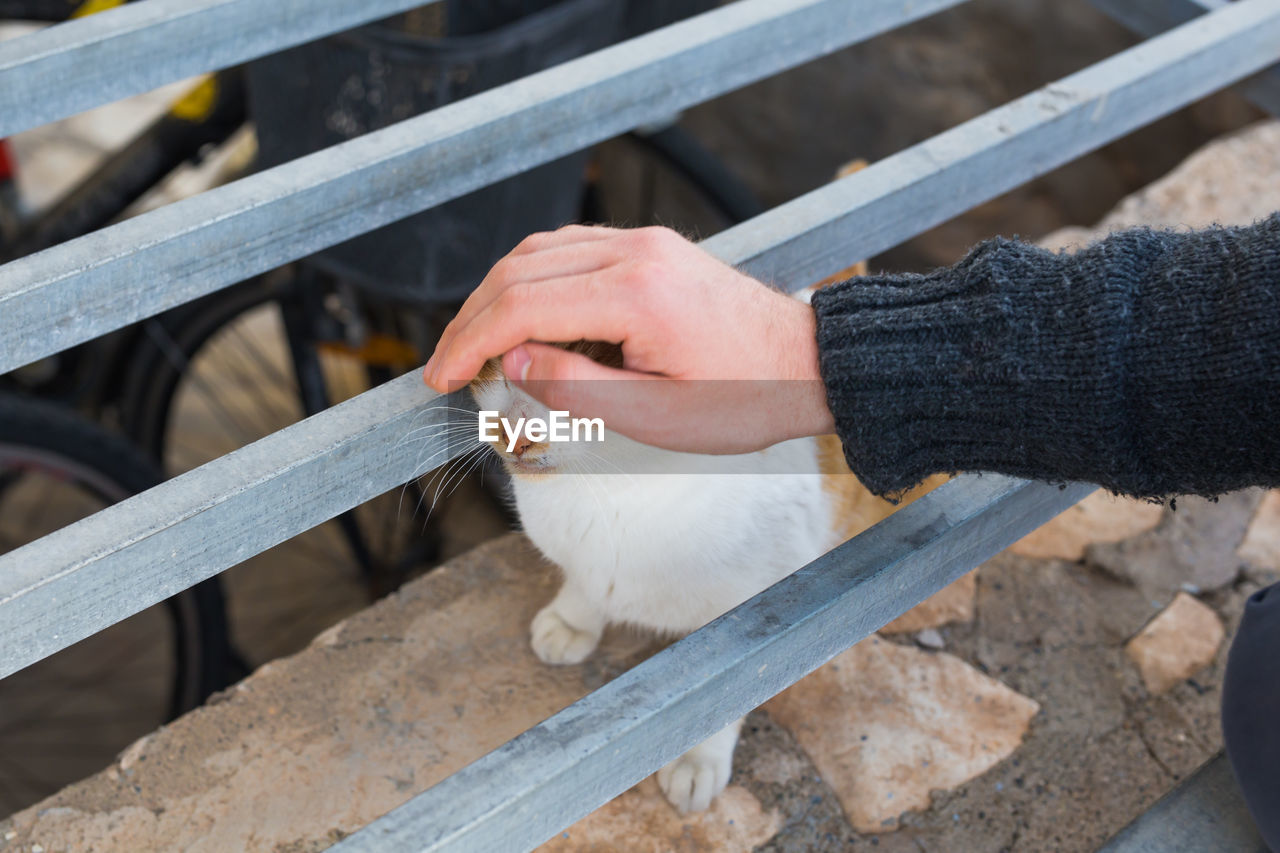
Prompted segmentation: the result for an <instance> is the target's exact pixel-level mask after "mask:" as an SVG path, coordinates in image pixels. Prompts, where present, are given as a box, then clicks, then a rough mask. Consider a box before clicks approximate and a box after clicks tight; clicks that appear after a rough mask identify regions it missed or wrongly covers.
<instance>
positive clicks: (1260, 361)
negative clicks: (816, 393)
mask: <svg viewBox="0 0 1280 853" xmlns="http://www.w3.org/2000/svg"><path fill="white" fill-rule="evenodd" d="M813 305H814V309H815V311H816V313H817V318H818V348H819V353H820V364H821V370H822V376H823V380H824V382H825V384H826V388H827V398H828V402H829V404H830V406H831V410H832V412H833V413H834V414H835V419H836V425H837V431H838V432H839V434H840V438H841V439H842V440H843V442H844V449H845V456H846V458H847V459H848V461H849V465H850V467H851V468H852V469H853V471H854V472H855V473H856V474H858V475H859V477H860V478H861V479H862V480H863V482H864V483H866V484H867V485H868V486H869V487H870V488H871V489H873V490H874V491H876V492H878V493H881V494H890V493H894V492H897V491H900V490H902V489H905V488H909V487H910V486H912V485H914V484H916V483H918V482H919V481H920V480H921V479H923V478H924V477H926V476H928V475H930V474H933V473H936V472H952V471H998V472H1002V473H1007V474H1014V475H1018V476H1022V477H1029V478H1034V479H1044V480H1050V481H1056V482H1063V481H1068V480H1083V481H1088V482H1094V483H1099V484H1101V485H1103V486H1105V487H1107V488H1109V489H1111V490H1113V491H1116V492H1121V493H1125V494H1132V495H1141V496H1152V497H1167V496H1170V495H1176V494H1184V493H1194V494H1203V495H1212V494H1219V493H1221V492H1224V491H1227V490H1230V489H1234V488H1239V487H1243V486H1246V485H1264V486H1277V485H1280V215H1276V216H1272V217H1271V218H1269V219H1267V220H1264V221H1262V222H1259V223H1256V224H1255V225H1253V226H1251V227H1247V228H1217V229H1210V230H1206V231H1194V232H1168V231H1153V230H1148V229H1139V230H1132V231H1125V232H1120V233H1117V234H1114V235H1112V236H1111V237H1108V238H1107V239H1105V240H1103V241H1101V242H1099V243H1096V244H1094V245H1093V246H1091V247H1089V248H1087V249H1084V250H1082V251H1080V252H1079V253H1077V254H1074V255H1059V254H1054V253H1052V252H1048V251H1045V250H1043V249H1039V248H1036V247H1034V246H1031V245H1028V244H1025V243H1020V242H1016V241H1009V240H992V241H989V242H986V243H983V244H981V245H979V246H978V247H976V248H975V249H974V250H973V251H972V252H971V253H970V254H969V255H968V257H966V258H965V259H964V260H963V261H961V262H960V263H958V264H956V265H955V266H953V267H949V268H945V269H941V270H937V271H935V272H933V273H929V274H927V275H899V276H870V277H867V278H857V279H852V280H850V281H847V282H843V283H841V284H838V285H835V286H833V287H830V288H827V289H824V290H821V291H819V292H818V293H816V294H814V298H813Z"/></svg>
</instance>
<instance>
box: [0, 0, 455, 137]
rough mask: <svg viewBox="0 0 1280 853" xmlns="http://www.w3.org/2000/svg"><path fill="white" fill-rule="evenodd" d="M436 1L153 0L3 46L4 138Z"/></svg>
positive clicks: (0, 120)
mask: <svg viewBox="0 0 1280 853" xmlns="http://www.w3.org/2000/svg"><path fill="white" fill-rule="evenodd" d="M434 2H437V0H364V2H360V3H351V2H348V0H272V2H270V3H263V2H261V0H147V1H146V2H145V3H129V4H127V5H125V6H121V7H119V8H116V9H110V10H107V11H105V12H100V13H98V14H96V15H91V16H89V17H87V18H77V19H76V20H72V21H67V22H65V23H61V24H55V25H54V26H52V27H47V28H45V29H43V30H39V31H37V32H34V33H31V34H29V35H26V36H22V37H20V38H16V39H11V40H9V41H5V42H0V137H3V136H12V135H13V134H14V133H17V132H18V131H21V130H27V129H29V128H32V127H37V126H39V125H42V124H46V123H47V122H51V121H55V120H57V119H60V118H66V117H67V116H69V115H74V114H75V113H78V112H80V111H81V110H87V109H89V108H90V107H96V106H99V105H100V104H105V103H109V102H111V101H115V100H119V99H120V98H126V97H128V96H130V95H137V94H139V93H141V92H147V91H150V90H151V89H154V88H156V87H157V86H162V85H164V84H165V83H172V82H174V81H175V80H181V79H183V78H185V77H190V76H192V75H195V74H200V73H202V72H205V71H214V70H217V69H220V68H228V67H230V66H232V65H237V64H239V63H241V62H246V61H248V60H250V59H256V58H258V57H260V56H266V55H267V54H269V53H274V52H276V51H278V50H284V49H285V48H287V47H293V46H294V45H298V44H302V43H304V42H308V41H312V40H313V39H317V38H320V37H321V36H326V35H329V34H331V33H337V32H341V31H343V30H348V29H351V28H352V27H355V26H359V25H360V24H366V23H368V22H370V21H376V20H378V19H379V18H385V17H388V16H390V15H394V14H396V13H398V12H404V11H406V10H408V9H412V8H414V7H416V6H424V5H430V4H431V3H434Z"/></svg>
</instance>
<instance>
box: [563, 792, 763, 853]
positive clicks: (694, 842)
mask: <svg viewBox="0 0 1280 853" xmlns="http://www.w3.org/2000/svg"><path fill="white" fill-rule="evenodd" d="M781 826H782V815H781V814H780V813H779V812H778V811H777V810H770V811H765V810H764V809H763V808H762V807H761V805H760V801H759V800H757V799H756V798H755V797H754V796H752V794H751V793H750V792H749V791H747V790H746V789H745V788H743V787H741V786H739V785H730V786H729V787H728V788H725V790H724V792H723V793H721V794H720V796H719V797H716V799H715V801H714V802H712V804H711V808H709V809H708V810H707V811H705V812H700V813H698V814H689V815H681V814H679V813H677V812H676V810H675V809H673V808H671V806H670V805H668V804H667V801H666V800H664V799H663V798H662V792H661V791H660V790H659V789H658V783H657V782H656V781H655V779H654V777H652V776H650V777H649V778H648V779H645V780H644V781H643V782H641V783H640V784H639V785H637V786H636V787H634V788H632V789H631V790H630V791H627V792H626V793H624V794H622V795H621V796H619V797H615V798H614V799H613V800H612V801H610V802H608V803H606V804H605V805H603V806H601V807H600V808H598V809H596V810H595V811H594V812H592V813H591V814H590V815H588V816H587V817H585V818H583V819H582V820H580V821H578V822H577V823H575V824H574V825H573V826H571V827H569V828H568V829H566V830H565V831H564V832H562V833H561V834H560V835H558V836H556V837H555V838H553V839H551V840H550V841H548V842H547V843H546V844H544V845H542V846H541V847H539V848H538V850H539V851H542V853H586V851H600V853H604V851H609V853H615V851H616V853H668V851H688V853H696V852H697V851H704V850H715V851H723V853H739V851H740V853H748V851H751V850H754V849H755V848H756V847H757V846H759V845H760V844H763V843H764V842H765V841H768V840H769V839H770V838H772V837H773V836H774V834H775V833H777V831H778V829H779V828H781Z"/></svg>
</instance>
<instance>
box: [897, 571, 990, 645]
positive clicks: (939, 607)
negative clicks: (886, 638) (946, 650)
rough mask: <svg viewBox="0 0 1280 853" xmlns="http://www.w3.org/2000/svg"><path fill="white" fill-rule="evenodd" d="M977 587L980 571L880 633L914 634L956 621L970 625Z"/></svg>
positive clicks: (972, 573)
mask: <svg viewBox="0 0 1280 853" xmlns="http://www.w3.org/2000/svg"><path fill="white" fill-rule="evenodd" d="M977 587H978V573H977V571H972V572H969V574H967V575H965V576H964V577H962V578H960V580H958V581H956V582H955V583H953V584H951V585H949V586H947V587H944V588H943V589H941V590H939V591H938V592H936V593H935V594H933V595H932V596H930V597H929V598H927V599H925V600H924V601H922V602H921V603H920V604H917V605H916V606H915V607H913V608H911V609H910V610H908V611H907V612H906V613H903V614H902V615H901V616H899V617H898V618H897V619H894V620H893V621H892V622H890V623H889V624H888V625H885V626H884V627H883V628H881V629H880V633H882V634H914V633H916V632H917V631H923V630H925V629H926V628H940V627H942V626H943V625H948V624H951V623H953V622H970V621H972V620H973V596H974V592H975V590H976V589H977Z"/></svg>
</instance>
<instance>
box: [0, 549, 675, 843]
mask: <svg viewBox="0 0 1280 853" xmlns="http://www.w3.org/2000/svg"><path fill="white" fill-rule="evenodd" d="M556 584H557V581H556V578H555V576H554V572H553V571H552V570H551V568H550V567H549V566H547V565H546V564H545V562H544V561H542V560H541V559H539V558H538V557H537V555H536V553H535V552H534V551H533V549H532V547H531V546H530V545H529V544H528V543H527V541H526V540H525V539H523V537H519V536H508V537H504V538H501V539H498V540H495V541H494V542H491V543H489V544H487V545H484V546H482V547H480V548H478V549H476V550H474V551H472V552H470V553H468V554H466V555H464V556H462V557H460V558H458V559H456V560H454V561H452V562H451V563H449V564H448V565H446V566H443V567H441V568H439V569H437V570H435V571H433V572H431V573H430V574H428V575H427V576H425V577H423V578H422V579H420V580H418V581H415V582H413V583H411V584H409V585H407V586H405V587H404V588H402V589H401V590H400V591H399V592H397V593H395V594H393V595H391V596H389V597H388V598H386V599H383V600H382V601H381V602H379V603H378V604H376V605H375V606H373V607H371V608H369V609H367V610H364V611H361V612H360V613H358V614H356V615H355V616H353V617H351V618H350V619H348V620H347V621H346V622H344V623H342V624H340V625H339V626H336V627H334V628H332V629H330V630H328V631H326V632H325V633H324V634H322V635H321V636H320V637H317V638H316V641H315V642H314V643H313V644H312V645H311V647H309V648H307V649H305V650H304V651H303V652H301V653H299V654H297V655H294V656H292V657H289V658H283V659H280V660H277V661H274V662H272V663H269V664H267V665H265V666H263V667H261V668H259V669H258V670H257V671H256V672H255V673H254V674H253V675H251V676H250V677H249V678H247V679H246V680H245V681H243V682H241V683H240V684H239V685H237V686H236V687H234V688H232V689H230V690H228V691H226V692H224V693H223V694H221V695H220V696H218V697H215V699H214V700H213V701H211V703H210V704H208V705H206V706H205V707H203V708H200V709H198V710H196V711H194V712H192V713H190V714H187V715H186V716H184V717H182V718H181V719H179V720H177V721H176V722H174V723H171V724H170V725H168V726H166V727H164V728H162V729H160V730H158V731H157V732H155V733H154V734H152V735H149V736H148V737H147V738H146V739H144V740H142V741H139V742H138V743H137V744H135V746H134V747H131V748H130V749H128V750H126V751H125V752H124V753H123V755H122V758H121V760H120V761H119V762H118V763H117V764H116V765H113V766H112V767H110V768H108V769H107V770H106V771H104V772H102V773H100V774H98V775H97V776H94V777H91V778H89V779H87V780H85V781H83V782H80V783H78V784H76V785H72V786H71V787H69V788H65V789H63V790H62V791H61V792H59V793H58V794H55V795H54V796H53V797H51V798H49V799H47V800H45V801H43V802H42V803H39V804H37V805H35V806H33V807H31V808H29V809H26V810H24V811H21V812H19V813H17V814H16V815H14V816H13V817H12V818H10V820H9V822H7V823H6V822H4V821H0V829H2V830H9V831H14V832H16V833H17V838H16V839H15V841H14V842H13V844H14V846H13V847H11V848H7V849H21V850H29V849H30V846H31V845H32V844H36V843H39V844H42V845H43V846H44V847H45V848H46V849H49V850H64V849H69V850H94V849H103V850H115V849H119V850H130V851H150V850H172V849H184V850H193V851H204V850H208V851H221V850H241V851H273V850H276V849H319V848H321V847H324V846H328V845H329V844H331V843H333V842H334V841H335V840H337V839H338V838H341V837H342V836H343V835H344V834H346V833H349V832H351V831H353V830H355V829H357V828H359V827H360V826H362V825H364V824H366V823H368V822H369V821H371V820H373V819H374V818H376V817H378V816H379V815H381V814H384V813H386V812H387V811H389V810H390V809H392V808H394V807H395V806H397V805H399V804H400V803H402V802H404V801H405V800H407V799H408V798H409V797H411V796H412V795H413V794H415V793H417V792H419V791H421V790H423V789H425V788H427V787H429V786H430V785H432V784H434V783H435V782H437V781H439V780H440V779H443V778H444V777H445V776H447V775H449V774H450V773H452V772H454V771H456V770H458V769H460V768H461V767H463V766H465V765H466V764H468V763H470V762H471V761H473V760H475V759H476V758H479V757H480V756H481V755H483V754H484V753H486V752H488V751H489V750H491V749H493V748H495V747H497V746H499V745H501V744H502V743H504V742H505V741H507V740H509V739H510V738H512V737H514V736H515V735H517V734H519V733H520V732H521V731H523V730H525V729H526V728H528V727H530V726H532V725H534V724H536V723H537V722H539V721H541V720H542V719H545V718H546V717H547V716H549V715H550V714H552V713H554V712H555V711H557V710H559V709H560V708H562V707H564V706H565V705H567V704H569V703H570V702H573V701H574V700H576V699H578V698H579V697H581V696H583V695H585V694H586V693H587V692H589V691H590V690H592V689H594V688H595V687H598V686H599V685H600V684H601V683H603V682H604V681H607V680H608V679H609V678H611V677H612V676H613V675H616V674H617V673H618V672H621V671H622V670H623V669H625V668H627V667H629V666H631V665H633V664H634V663H636V662H638V661H639V660H640V659H642V658H643V657H644V656H646V655H647V653H649V652H651V651H652V648H653V647H652V644H651V643H649V642H648V641H646V640H643V639H641V638H640V637H638V636H637V635H636V634H633V633H629V632H610V633H609V634H607V635H606V638H605V641H604V643H603V645H602V648H601V649H600V650H598V652H597V654H596V655H595V656H594V657H593V658H592V659H591V661H590V662H588V663H586V664H583V665H581V666H575V667H549V666H545V665H543V664H541V663H540V662H539V661H538V660H537V659H536V658H535V657H534V656H533V653H532V651H531V650H530V649H529V643H528V638H527V632H528V625H529V621H530V619H531V618H532V617H533V614H534V612H535V611H536V610H537V609H538V607H540V606H541V605H542V604H544V603H545V602H546V601H548V600H549V599H550V598H551V596H552V595H553V594H554V591H555V587H556Z"/></svg>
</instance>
